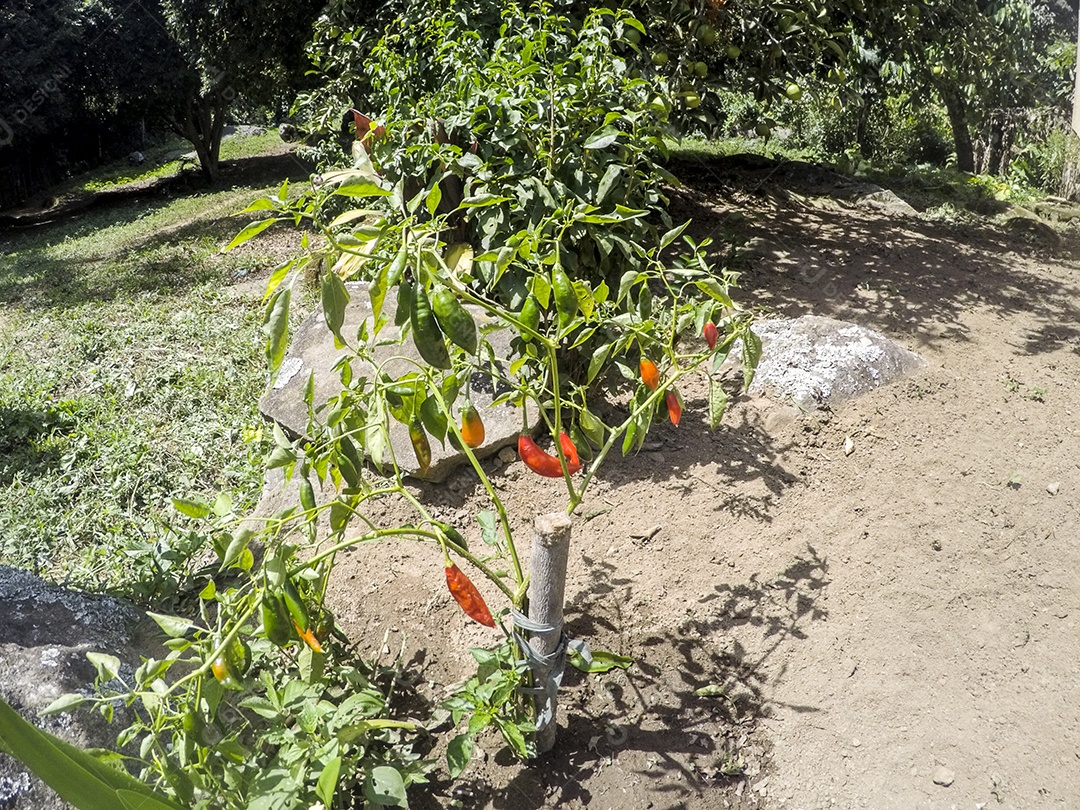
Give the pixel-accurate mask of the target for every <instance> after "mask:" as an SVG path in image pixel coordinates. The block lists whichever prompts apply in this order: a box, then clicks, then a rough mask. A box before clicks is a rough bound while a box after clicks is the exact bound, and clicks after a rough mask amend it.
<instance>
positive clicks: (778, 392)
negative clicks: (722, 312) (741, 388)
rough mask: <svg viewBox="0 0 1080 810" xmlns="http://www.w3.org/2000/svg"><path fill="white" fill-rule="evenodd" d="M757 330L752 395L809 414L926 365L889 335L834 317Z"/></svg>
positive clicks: (783, 321)
mask: <svg viewBox="0 0 1080 810" xmlns="http://www.w3.org/2000/svg"><path fill="white" fill-rule="evenodd" d="M753 328H754V332H756V333H757V334H758V335H759V336H760V337H761V342H762V352H761V362H760V363H759V364H758V368H757V373H756V374H755V376H754V382H753V383H752V384H751V386H750V392H751V393H770V394H772V395H774V396H779V397H781V398H784V399H791V400H794V402H795V403H796V404H797V405H798V406H799V407H800V408H802V409H804V410H814V409H816V408H820V407H821V406H823V405H828V406H830V407H835V406H837V405H839V404H840V403H842V402H844V401H846V400H849V399H852V398H854V397H857V396H858V395H860V394H863V393H865V392H867V391H871V390H873V389H875V388H878V387H880V386H882V385H887V384H888V383H890V382H893V381H894V380H897V379H899V378H900V377H903V376H904V375H905V374H909V373H910V372H912V371H914V370H915V369H917V368H919V367H920V366H922V365H924V361H923V360H922V358H920V357H919V356H918V355H917V354H915V353H914V352H911V351H908V350H907V349H905V348H903V347H902V346H899V345H897V344H896V343H894V342H893V341H891V340H889V339H888V338H887V337H885V336H884V335H881V334H879V333H878V332H874V331H873V330H870V329H866V328H864V327H862V326H857V325H856V324H852V323H845V322H843V321H837V320H833V319H832V318H822V317H819V316H817V315H804V316H802V317H801V318H783V319H778V320H772V321H758V322H756V323H755V324H754V327H753ZM734 354H735V353H734V352H733V355H734Z"/></svg>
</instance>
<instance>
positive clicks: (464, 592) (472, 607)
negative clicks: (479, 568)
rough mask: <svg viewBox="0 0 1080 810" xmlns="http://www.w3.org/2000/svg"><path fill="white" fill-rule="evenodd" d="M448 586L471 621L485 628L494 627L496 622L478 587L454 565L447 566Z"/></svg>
mask: <svg viewBox="0 0 1080 810" xmlns="http://www.w3.org/2000/svg"><path fill="white" fill-rule="evenodd" d="M446 586H447V587H448V588H449V589H450V595H451V596H452V597H454V601H456V602H457V603H458V604H459V605H461V609H462V610H464V611H465V613H466V614H467V615H468V617H469V618H470V619H472V620H473V621H475V622H479V623H480V624H482V625H484V626H485V627H494V626H495V620H494V619H493V618H492V617H491V611H490V610H488V606H487V604H486V603H485V602H484V597H482V596H481V595H480V591H478V590H476V586H475V585H473V584H472V581H471V580H470V579H469V578H468V577H467V576H465V574H464V572H463V571H462V570H461V569H460V568H458V567H457V566H456V565H454V564H450V565H448V566H446Z"/></svg>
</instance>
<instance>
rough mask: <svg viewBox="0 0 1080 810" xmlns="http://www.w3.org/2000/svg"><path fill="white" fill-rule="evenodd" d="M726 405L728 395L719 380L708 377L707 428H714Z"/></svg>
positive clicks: (721, 417)
mask: <svg viewBox="0 0 1080 810" xmlns="http://www.w3.org/2000/svg"><path fill="white" fill-rule="evenodd" d="M727 407H728V395H727V391H725V390H724V387H723V386H722V385H720V383H719V382H717V381H716V380H714V379H713V378H712V377H709V429H710V430H716V428H717V426H718V425H719V424H720V420H721V419H723V418H724V412H725V411H727Z"/></svg>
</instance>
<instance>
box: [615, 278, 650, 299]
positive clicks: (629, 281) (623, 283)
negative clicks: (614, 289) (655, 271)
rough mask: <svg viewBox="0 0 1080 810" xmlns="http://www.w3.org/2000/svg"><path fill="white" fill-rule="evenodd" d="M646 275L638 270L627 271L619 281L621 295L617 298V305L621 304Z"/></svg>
mask: <svg viewBox="0 0 1080 810" xmlns="http://www.w3.org/2000/svg"><path fill="white" fill-rule="evenodd" d="M644 277H645V276H644V274H642V273H639V272H638V271H637V270H627V271H626V272H625V273H623V274H622V277H621V278H620V279H619V294H618V295H616V296H615V303H616V304H621V303H622V301H623V299H624V298H626V296H627V295H628V294H629V293H630V288H631V287H632V286H634V284H636V283H637V281H638V279H641V278H644Z"/></svg>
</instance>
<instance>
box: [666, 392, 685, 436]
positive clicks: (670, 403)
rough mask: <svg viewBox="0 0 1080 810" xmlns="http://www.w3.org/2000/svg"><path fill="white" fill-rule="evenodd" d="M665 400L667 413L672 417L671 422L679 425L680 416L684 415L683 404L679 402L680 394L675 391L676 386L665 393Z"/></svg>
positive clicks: (676, 425)
mask: <svg viewBox="0 0 1080 810" xmlns="http://www.w3.org/2000/svg"><path fill="white" fill-rule="evenodd" d="M664 401H665V402H667V414H668V418H669V419H671V424H673V425H674V426H675V427H678V426H679V418H680V417H681V416H682V405H681V404H679V395H678V394H676V393H675V389H674V388H672V389H671V390H670V391H668V392H667V393H666V394H664Z"/></svg>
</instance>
